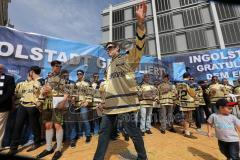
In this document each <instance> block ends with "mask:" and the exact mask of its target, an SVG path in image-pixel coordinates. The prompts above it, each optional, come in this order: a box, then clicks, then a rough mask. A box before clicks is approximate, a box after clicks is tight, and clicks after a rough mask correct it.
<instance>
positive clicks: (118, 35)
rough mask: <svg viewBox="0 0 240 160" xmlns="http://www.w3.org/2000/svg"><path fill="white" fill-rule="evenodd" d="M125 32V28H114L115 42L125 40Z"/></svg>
mask: <svg viewBox="0 0 240 160" xmlns="http://www.w3.org/2000/svg"><path fill="white" fill-rule="evenodd" d="M124 35H125V31H124V26H119V27H114V28H113V40H114V41H116V40H121V39H124Z"/></svg>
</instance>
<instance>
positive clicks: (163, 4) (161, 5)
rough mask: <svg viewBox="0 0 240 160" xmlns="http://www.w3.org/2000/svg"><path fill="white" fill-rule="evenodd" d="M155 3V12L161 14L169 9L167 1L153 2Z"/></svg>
mask: <svg viewBox="0 0 240 160" xmlns="http://www.w3.org/2000/svg"><path fill="white" fill-rule="evenodd" d="M155 1H156V11H157V12H162V11H166V10H169V9H171V4H170V1H169V0H155Z"/></svg>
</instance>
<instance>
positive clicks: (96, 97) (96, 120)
mask: <svg viewBox="0 0 240 160" xmlns="http://www.w3.org/2000/svg"><path fill="white" fill-rule="evenodd" d="M92 78H93V80H92V83H91V87H92V89H93V103H92V108H90V110H91V112H90V113H91V129H92V132H93V133H94V134H98V132H99V125H100V117H99V116H98V114H97V110H96V109H97V106H98V104H99V103H101V102H102V99H101V95H100V92H99V87H100V81H99V76H98V73H94V74H93V76H92Z"/></svg>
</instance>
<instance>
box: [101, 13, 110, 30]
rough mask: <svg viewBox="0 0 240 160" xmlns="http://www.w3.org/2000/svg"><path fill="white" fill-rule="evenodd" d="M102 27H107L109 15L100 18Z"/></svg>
mask: <svg viewBox="0 0 240 160" xmlns="http://www.w3.org/2000/svg"><path fill="white" fill-rule="evenodd" d="M102 21H103V22H102V26H103V27H105V26H109V14H106V15H103V17H102Z"/></svg>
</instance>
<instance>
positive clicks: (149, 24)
mask: <svg viewBox="0 0 240 160" xmlns="http://www.w3.org/2000/svg"><path fill="white" fill-rule="evenodd" d="M146 23H147V33H148V34H153V33H154V27H153V20H150V21H147V22H146Z"/></svg>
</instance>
